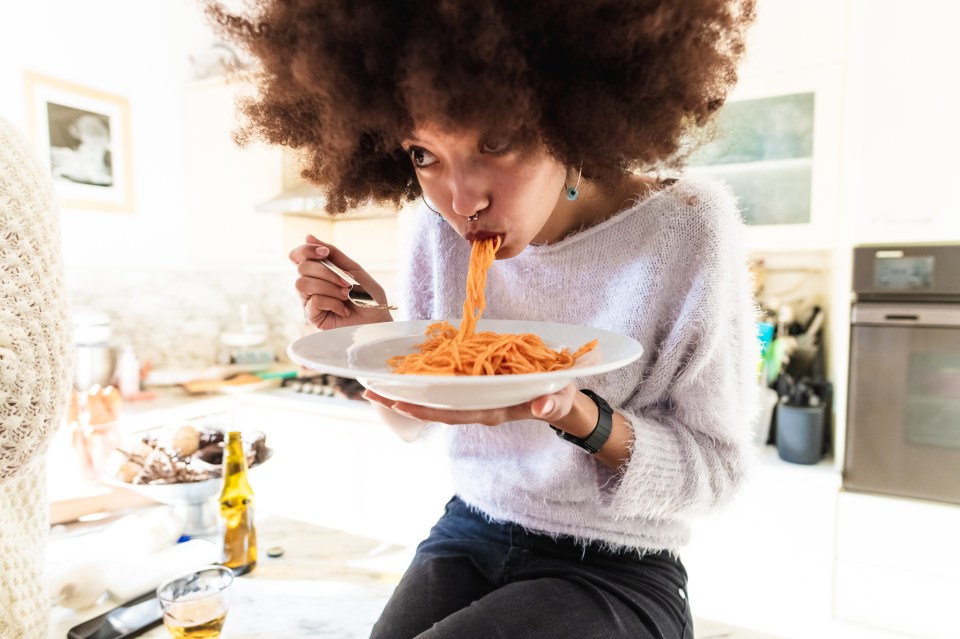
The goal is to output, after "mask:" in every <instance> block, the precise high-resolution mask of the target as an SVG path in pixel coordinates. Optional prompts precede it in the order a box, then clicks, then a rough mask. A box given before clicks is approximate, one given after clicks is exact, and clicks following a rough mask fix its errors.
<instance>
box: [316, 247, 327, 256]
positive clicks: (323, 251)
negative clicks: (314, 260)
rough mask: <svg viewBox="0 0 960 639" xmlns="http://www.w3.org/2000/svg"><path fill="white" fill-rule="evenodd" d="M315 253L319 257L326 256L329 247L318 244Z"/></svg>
mask: <svg viewBox="0 0 960 639" xmlns="http://www.w3.org/2000/svg"><path fill="white" fill-rule="evenodd" d="M317 255H319V256H320V257H326V256H328V255H330V249H328V248H327V247H326V246H318V247H317Z"/></svg>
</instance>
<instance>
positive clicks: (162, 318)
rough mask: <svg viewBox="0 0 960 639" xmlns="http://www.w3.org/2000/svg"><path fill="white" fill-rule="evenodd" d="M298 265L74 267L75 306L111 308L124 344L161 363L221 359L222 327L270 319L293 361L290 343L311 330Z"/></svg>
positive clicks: (118, 340) (276, 346) (277, 344)
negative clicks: (244, 316)
mask: <svg viewBox="0 0 960 639" xmlns="http://www.w3.org/2000/svg"><path fill="white" fill-rule="evenodd" d="M296 277H297V276H296V272H295V271H294V270H293V269H292V268H290V269H287V270H282V271H280V270H278V271H273V272H264V271H263V270H262V269H261V270H258V271H243V270H233V271H227V270H224V271H213V270H208V271H160V270H149V269H109V270H108V269H87V270H73V271H68V273H67V277H66V279H67V288H68V291H69V297H70V302H71V305H72V306H73V307H77V306H87V307H91V308H94V309H97V310H100V311H103V312H105V313H107V314H108V315H109V316H110V318H111V321H112V325H113V339H112V340H111V343H112V344H114V345H116V346H123V345H124V344H130V345H132V346H133V348H134V351H135V352H136V354H137V356H138V357H139V358H140V361H141V362H143V361H145V360H149V361H150V362H152V363H153V365H154V367H155V368H166V369H181V368H202V367H206V366H210V365H213V364H215V363H216V360H217V355H218V354H219V352H220V350H221V348H222V347H221V345H220V341H219V336H220V333H221V332H222V331H223V330H224V329H226V328H228V327H230V326H232V325H236V324H239V318H240V306H241V305H242V304H247V305H248V307H249V313H250V321H251V322H263V323H266V324H267V325H268V327H269V329H270V340H269V347H270V348H271V349H272V350H273V351H274V352H275V353H276V354H277V355H279V356H280V357H281V359H282V360H283V361H286V354H285V353H286V347H287V345H288V344H289V343H290V342H291V341H292V340H294V339H296V338H297V337H299V336H300V335H302V334H303V333H304V330H305V329H304V322H303V315H302V312H301V306H300V300H299V297H298V296H297V293H296V290H295V289H294V281H295V280H296Z"/></svg>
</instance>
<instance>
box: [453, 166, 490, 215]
mask: <svg viewBox="0 0 960 639" xmlns="http://www.w3.org/2000/svg"><path fill="white" fill-rule="evenodd" d="M449 188H450V208H451V209H452V211H453V212H454V213H455V214H456V215H459V216H461V217H470V216H472V215H474V214H476V213H478V212H479V211H482V210H483V209H485V208H487V207H488V206H489V205H490V196H489V192H488V189H487V185H486V183H485V182H484V181H483V180H481V179H478V178H477V177H476V176H472V177H469V176H466V175H464V174H459V175H457V176H454V177H453V179H451V181H450V185H449Z"/></svg>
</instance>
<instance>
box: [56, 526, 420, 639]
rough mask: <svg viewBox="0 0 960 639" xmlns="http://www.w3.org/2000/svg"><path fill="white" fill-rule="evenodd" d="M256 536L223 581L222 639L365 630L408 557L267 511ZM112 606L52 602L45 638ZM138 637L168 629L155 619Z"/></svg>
mask: <svg viewBox="0 0 960 639" xmlns="http://www.w3.org/2000/svg"><path fill="white" fill-rule="evenodd" d="M257 538H258V539H257V541H258V546H259V550H260V558H259V560H258V563H257V567H256V569H255V570H254V571H253V572H252V573H250V574H248V575H244V576H243V577H240V578H238V579H237V580H236V581H234V584H233V586H232V587H231V598H232V599H231V605H230V611H229V612H228V613H227V621H226V624H225V626H224V629H223V634H222V635H221V636H222V637H223V638H224V639H261V638H262V639H267V638H270V639H274V638H276V637H283V638H284V639H297V638H300V637H323V638H329V639H360V638H365V637H368V636H369V634H370V628H371V627H372V626H373V623H374V622H375V621H376V619H377V617H378V616H379V615H380V611H381V610H382V609H383V606H384V604H385V603H386V601H387V598H388V597H389V596H390V593H391V592H392V591H393V588H394V586H395V585H396V583H397V581H399V578H400V574H401V573H402V571H403V569H404V568H405V567H406V562H408V561H409V559H410V556H409V554H408V553H409V551H407V550H406V549H403V548H401V547H399V546H394V545H390V544H384V543H381V542H379V541H377V540H373V539H368V538H364V537H359V536H357V535H351V534H347V533H344V532H341V531H336V530H331V529H329V528H321V527H318V526H313V525H310V524H305V523H303V522H298V521H295V520H292V519H285V518H281V517H276V516H269V515H263V516H261V517H260V521H259V523H258V526H257ZM274 547H280V548H282V549H283V555H282V556H281V557H278V558H270V557H267V555H266V550H267V549H268V548H274ZM116 605H117V602H112V601H107V602H105V603H103V604H99V605H97V606H95V607H91V608H88V609H86V610H84V611H82V612H73V611H68V610H66V609H63V608H57V609H55V610H54V612H53V615H52V622H51V630H50V635H49V639H63V638H64V637H66V635H67V631H68V630H69V629H70V628H71V627H73V626H75V625H77V624H79V623H81V622H82V621H85V620H86V619H91V618H93V617H95V616H97V615H99V614H101V613H103V612H106V611H107V610H109V609H110V608H112V607H114V606H116ZM140 636H141V637H143V638H144V639H164V638H166V637H168V634H167V632H166V630H165V629H164V628H163V626H160V627H157V628H154V629H152V630H150V631H148V632H146V633H144V634H143V635H140Z"/></svg>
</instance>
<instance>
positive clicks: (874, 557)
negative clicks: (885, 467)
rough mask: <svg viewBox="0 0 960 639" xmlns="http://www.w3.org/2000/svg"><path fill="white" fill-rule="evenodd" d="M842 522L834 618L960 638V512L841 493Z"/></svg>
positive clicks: (946, 507) (948, 507)
mask: <svg viewBox="0 0 960 639" xmlns="http://www.w3.org/2000/svg"><path fill="white" fill-rule="evenodd" d="M837 515H838V517H837V549H836V614H837V618H838V619H841V620H846V621H850V622H854V623H859V624H863V625H865V626H872V627H877V628H884V629H888V630H895V631H898V632H902V633H905V634H908V635H909V636H911V637H924V638H944V639H945V638H946V637H955V636H957V635H956V633H957V629H958V628H960V609H958V608H957V602H958V601H960V544H958V543H957V536H958V534H960V507H958V506H951V505H947V504H937V503H933V502H926V501H920V500H911V499H897V498H892V497H881V496H875V495H867V494H858V493H849V492H844V493H841V495H840V499H839V508H838V511H837Z"/></svg>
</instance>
